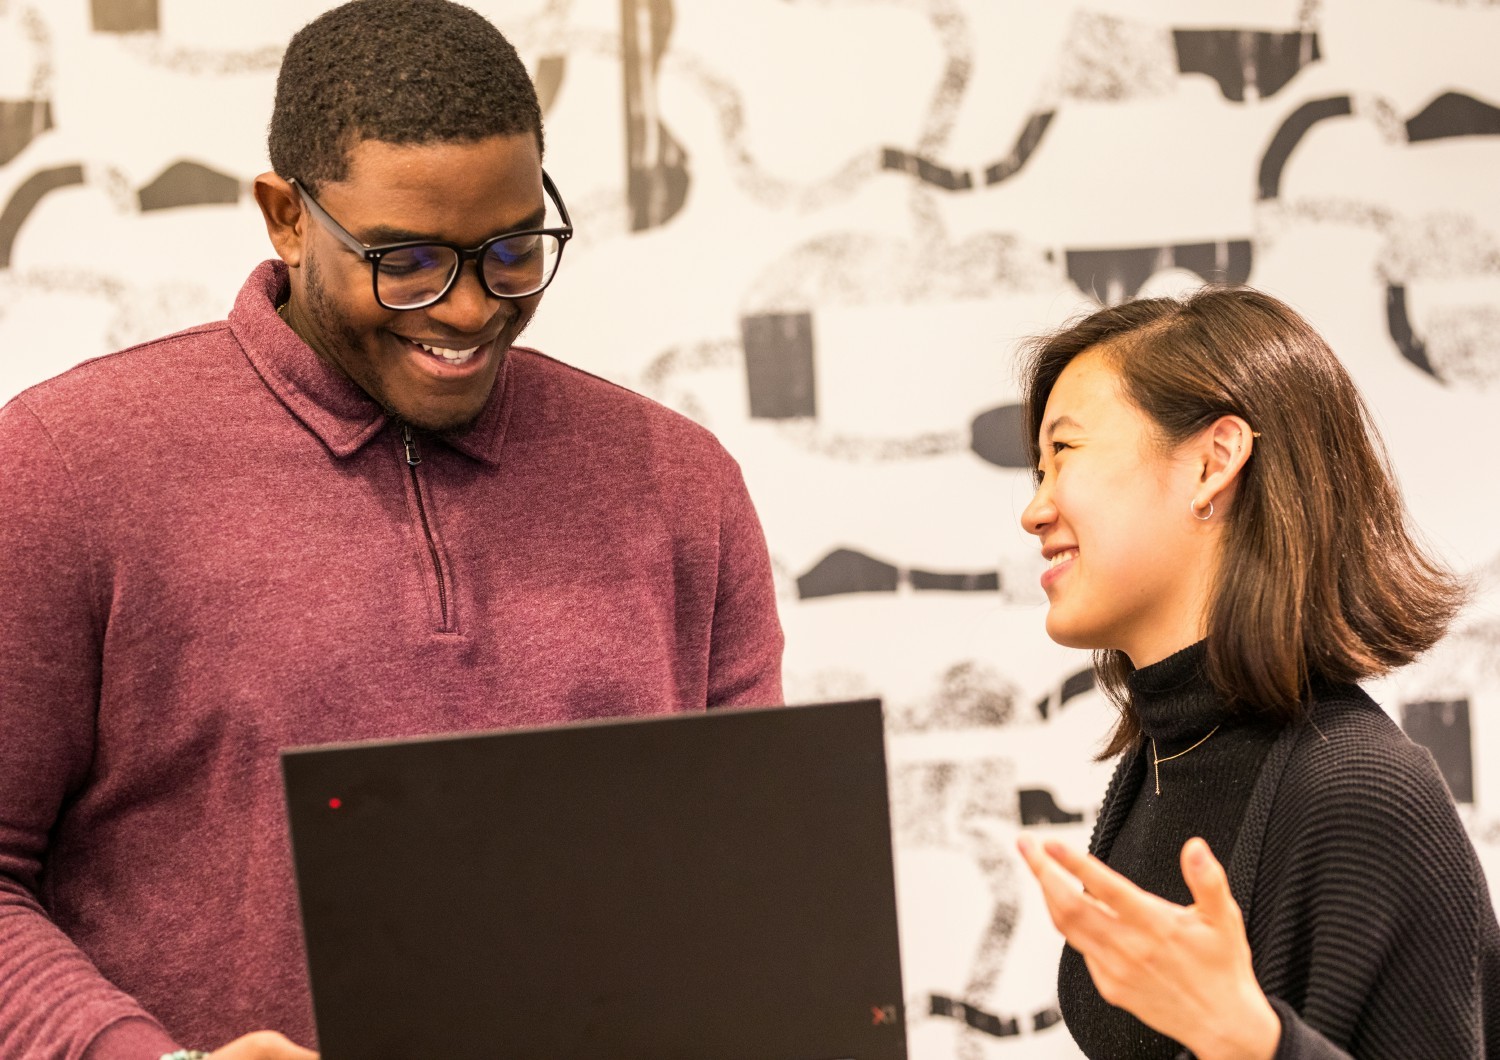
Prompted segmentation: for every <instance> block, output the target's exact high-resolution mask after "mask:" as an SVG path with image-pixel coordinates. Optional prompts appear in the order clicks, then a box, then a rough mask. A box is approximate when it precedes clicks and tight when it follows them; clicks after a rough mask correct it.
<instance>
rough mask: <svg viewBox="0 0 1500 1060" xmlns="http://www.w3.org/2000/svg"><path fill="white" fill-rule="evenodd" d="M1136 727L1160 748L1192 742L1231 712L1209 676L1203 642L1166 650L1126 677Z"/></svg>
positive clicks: (1206, 643) (1206, 652)
mask: <svg viewBox="0 0 1500 1060" xmlns="http://www.w3.org/2000/svg"><path fill="white" fill-rule="evenodd" d="M1126 685H1127V686H1128V687H1129V689H1130V701H1131V704H1132V705H1133V706H1134V707H1135V710H1136V714H1137V716H1138V717H1139V718H1140V721H1141V732H1142V733H1143V735H1145V737H1146V738H1147V739H1148V740H1155V741H1157V743H1158V745H1159V746H1160V747H1161V748H1162V749H1163V751H1165V750H1166V749H1167V748H1168V747H1172V746H1175V745H1176V744H1179V743H1184V742H1186V743H1191V742H1193V741H1195V740H1198V739H1200V738H1202V736H1203V734H1204V733H1206V732H1208V731H1209V730H1210V729H1212V728H1213V727H1214V726H1215V725H1218V724H1221V723H1222V722H1224V721H1226V720H1227V719H1228V718H1229V716H1230V713H1231V712H1230V709H1229V705H1228V704H1227V703H1226V702H1225V701H1224V698H1223V697H1222V696H1220V695H1219V693H1218V692H1217V691H1215V690H1214V687H1213V686H1212V685H1211V684H1210V683H1209V680H1208V642H1207V641H1206V640H1200V641H1199V642H1198V643H1196V644H1193V645H1190V646H1189V647H1186V648H1183V649H1182V650H1181V651H1179V652H1176V653H1174V654H1172V655H1168V656H1167V657H1166V658H1165V659H1162V660H1161V661H1160V662H1155V663H1152V664H1151V665H1150V666H1145V667H1142V668H1141V669H1139V670H1136V671H1135V672H1134V673H1132V674H1131V675H1130V676H1129V677H1127V678H1126Z"/></svg>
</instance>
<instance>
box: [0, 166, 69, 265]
mask: <svg viewBox="0 0 1500 1060" xmlns="http://www.w3.org/2000/svg"><path fill="white" fill-rule="evenodd" d="M82 183H83V167H82V166H58V167H56V168H55V169H43V170H40V171H38V172H36V173H33V174H32V175H31V176H29V177H27V178H26V180H25V181H24V182H22V184H21V186H20V187H18V188H17V189H16V190H15V192H13V193H12V194H11V197H10V201H9V202H7V203H6V204H5V209H4V210H0V269H4V268H9V267H10V255H11V251H12V250H13V249H14V247H15V242H16V234H17V233H18V232H20V230H21V225H23V224H24V223H25V222H26V218H28V217H30V216H31V211H32V210H34V209H36V206H37V203H39V202H41V201H42V199H44V198H45V197H46V196H47V195H49V194H50V193H52V192H54V191H56V190H57V189H58V188H66V187H69V186H71V185H74V184H82Z"/></svg>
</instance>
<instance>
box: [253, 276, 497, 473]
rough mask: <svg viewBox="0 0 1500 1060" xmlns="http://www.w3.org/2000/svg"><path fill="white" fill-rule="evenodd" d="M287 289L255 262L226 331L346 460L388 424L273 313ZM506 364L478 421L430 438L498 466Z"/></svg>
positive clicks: (372, 403) (312, 428) (368, 399)
mask: <svg viewBox="0 0 1500 1060" xmlns="http://www.w3.org/2000/svg"><path fill="white" fill-rule="evenodd" d="M288 287H289V279H288V273H287V267H286V265H285V264H284V263H283V262H281V261H278V260H276V259H274V258H273V259H272V260H270V261H265V262H262V263H261V264H260V265H259V266H257V267H256V269H255V271H254V272H253V273H251V274H250V278H249V279H248V280H246V281H245V286H244V287H243V288H241V290H240V293H239V297H238V298H237V299H235V303H234V308H233V309H232V310H231V311H230V313H229V326H230V328H231V329H232V330H233V332H234V335H235V338H237V339H238V340H239V343H240V346H241V347H242V348H243V349H244V351H245V356H247V357H248V358H249V359H250V363H251V364H252V365H254V367H255V370H256V372H257V373H258V374H259V375H260V377H261V379H262V380H264V381H265V384H266V386H268V387H270V389H271V390H272V391H273V392H274V393H275V394H276V396H277V397H278V398H280V399H281V403H282V404H283V405H285V406H286V407H287V409H288V410H289V411H290V412H291V413H292V415H294V416H296V417H297V419H299V420H301V421H302V423H303V424H304V425H305V426H306V427H307V429H308V430H310V431H312V432H313V433H314V434H316V435H317V436H318V437H319V438H321V439H322V440H323V444H324V445H326V446H328V449H329V451H330V452H332V453H333V454H334V455H335V456H338V457H347V456H350V455H352V454H354V453H356V452H358V451H359V450H360V449H361V448H362V447H363V446H364V445H365V443H367V442H369V441H370V439H372V438H374V437H375V436H376V435H377V434H379V433H380V431H381V429H382V428H384V427H385V425H386V424H387V423H388V422H390V420H391V419H392V418H393V417H392V416H391V415H390V413H388V412H387V411H386V410H385V409H384V408H382V407H381V405H380V404H379V403H378V402H376V401H375V400H374V399H373V398H371V397H370V395H368V394H366V393H365V392H364V391H363V390H362V389H360V387H359V386H358V385H357V384H355V383H354V382H353V381H351V380H350V379H349V378H348V376H346V375H344V374H343V373H342V372H340V371H339V370H338V369H336V368H334V367H333V366H332V365H330V364H328V363H327V362H326V361H324V360H323V359H322V358H321V357H319V356H318V355H317V353H315V352H314V351H313V349H312V347H310V346H308V345H307V343H305V342H303V341H302V339H301V338H300V337H298V335H297V333H296V332H295V331H293V330H292V329H291V328H290V327H289V326H288V325H287V323H286V321H284V320H282V319H281V316H280V315H279V314H278V313H277V312H276V307H277V306H278V305H279V304H280V303H281V302H283V301H285V299H286V297H287V290H288ZM511 361H512V358H511V357H510V354H509V351H507V354H506V357H505V359H504V361H503V362H501V365H500V372H499V374H498V375H497V376H496V378H495V388H494V390H493V391H492V392H491V393H490V398H489V401H488V402H486V404H485V406H484V410H483V411H482V412H481V413H480V414H479V418H478V419H476V420H475V421H474V422H473V423H472V424H470V425H469V426H467V427H465V428H461V429H459V430H454V431H447V432H444V433H442V434H439V435H436V437H439V438H441V439H442V440H443V441H444V442H445V443H447V444H448V445H449V446H451V447H452V448H454V449H456V450H458V451H459V452H461V453H463V454H465V455H466V456H470V457H472V458H474V459H475V460H479V461H482V462H484V463H486V464H496V463H498V462H499V459H500V447H501V444H502V442H503V441H504V440H505V427H506V423H507V421H508V420H509V419H510V407H511V402H510V394H511V389H512V386H513V376H514V373H513V372H512V371H511Z"/></svg>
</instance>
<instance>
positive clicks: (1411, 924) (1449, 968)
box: [1251, 733, 1500, 1060]
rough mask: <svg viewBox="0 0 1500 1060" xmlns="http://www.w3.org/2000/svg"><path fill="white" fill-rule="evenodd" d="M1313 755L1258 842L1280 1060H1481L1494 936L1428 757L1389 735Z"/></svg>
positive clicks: (1259, 937)
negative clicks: (1281, 812)
mask: <svg viewBox="0 0 1500 1060" xmlns="http://www.w3.org/2000/svg"><path fill="white" fill-rule="evenodd" d="M1312 740H1314V741H1317V740H1319V737H1317V736H1314V737H1312ZM1309 746H1312V747H1313V748H1314V750H1313V752H1312V754H1313V755H1314V756H1316V757H1317V759H1318V761H1317V762H1316V763H1315V765H1314V768H1311V769H1300V770H1294V771H1293V770H1289V773H1296V774H1297V775H1296V776H1294V777H1289V783H1288V784H1287V785H1286V786H1285V787H1284V788H1283V791H1282V793H1281V796H1280V797H1281V799H1282V800H1283V805H1284V806H1287V807H1289V810H1288V812H1287V814H1286V815H1285V816H1280V815H1278V819H1276V820H1274V822H1273V825H1272V827H1270V828H1269V829H1268V831H1267V836H1266V846H1265V851H1264V859H1265V860H1264V863H1263V866H1262V871H1263V873H1264V874H1265V875H1266V877H1267V878H1269V879H1271V880H1273V881H1276V882H1275V884H1274V885H1273V886H1272V887H1271V888H1270V890H1269V892H1268V893H1266V894H1257V896H1256V898H1255V903H1256V911H1255V919H1256V920H1257V921H1258V927H1257V928H1256V929H1255V930H1253V931H1252V937H1251V947H1252V951H1253V952H1254V953H1255V955H1256V971H1257V974H1258V975H1259V977H1260V979H1261V982H1262V985H1263V986H1264V987H1265V988H1266V990H1267V993H1268V994H1270V995H1272V997H1273V1004H1274V1005H1275V1007H1276V1010H1277V1013H1278V1015H1279V1016H1280V1017H1281V1021H1282V1040H1281V1045H1280V1048H1279V1050H1278V1052H1277V1053H1276V1060H1333V1058H1345V1057H1353V1058H1357V1060H1398V1058H1399V1060H1465V1058H1474V1060H1480V1058H1482V1057H1483V1056H1484V1055H1485V1045H1484V1040H1483V1039H1484V1033H1485V1028H1484V1019H1485V1009H1486V1007H1487V1006H1486V1000H1488V1001H1489V1004H1490V1005H1491V1006H1492V1005H1493V1004H1494V1000H1495V999H1494V998H1493V997H1490V998H1489V999H1486V997H1485V994H1486V991H1487V990H1492V985H1487V984H1486V981H1485V980H1486V973H1485V971H1484V969H1485V968H1486V967H1487V966H1491V965H1492V962H1493V960H1494V957H1495V949H1496V946H1497V938H1500V934H1497V928H1496V924H1495V915H1494V911H1493V909H1492V907H1491V905H1490V899H1489V889H1488V887H1487V886H1486V884H1485V880H1484V876H1483V872H1482V870H1481V869H1480V867H1479V863H1478V860H1477V858H1476V856H1475V854H1474V851H1473V848H1472V847H1471V846H1470V844H1469V841H1468V837H1467V836H1466V835H1465V833H1464V830H1463V826H1462V824H1461V822H1460V821H1459V819H1458V815H1457V813H1456V811H1455V809H1454V806H1453V801H1452V798H1451V797H1450V796H1449V794H1448V790H1447V788H1446V787H1445V786H1444V784H1443V781H1442V778H1441V776H1440V775H1439V773H1438V771H1437V767H1436V765H1435V764H1434V763H1433V761H1432V758H1431V755H1430V754H1428V753H1427V751H1426V750H1425V749H1423V748H1421V747H1418V746H1417V745H1415V744H1412V743H1410V742H1409V741H1407V740H1406V739H1405V738H1404V737H1403V736H1401V735H1400V734H1399V733H1396V734H1394V735H1393V736H1392V737H1391V738H1388V739H1385V740H1377V739H1373V738H1372V739H1368V740H1363V741H1362V740H1361V739H1360V738H1358V737H1357V736H1356V738H1354V739H1350V738H1348V737H1347V736H1346V737H1342V738H1341V737H1337V736H1336V737H1334V738H1333V740H1332V741H1331V742H1329V741H1322V742H1320V743H1317V744H1310V745H1309ZM1263 903H1265V904H1263ZM1491 1019H1492V1020H1493V1016H1491Z"/></svg>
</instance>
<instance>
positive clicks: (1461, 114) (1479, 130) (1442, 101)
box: [1406, 92, 1500, 144]
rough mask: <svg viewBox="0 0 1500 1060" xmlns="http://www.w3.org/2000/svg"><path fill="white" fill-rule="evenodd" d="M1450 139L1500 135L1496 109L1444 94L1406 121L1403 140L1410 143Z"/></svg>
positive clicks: (1470, 98)
mask: <svg viewBox="0 0 1500 1060" xmlns="http://www.w3.org/2000/svg"><path fill="white" fill-rule="evenodd" d="M1454 136H1500V107H1496V106H1494V105H1493V104H1490V103H1485V102H1483V101H1482V100H1478V99H1475V98H1474V97H1473V96H1466V95H1463V94H1462V93H1460V92H1444V93H1443V94H1442V95H1441V96H1438V97H1437V99H1435V100H1433V101H1432V102H1431V103H1429V104H1427V106H1426V107H1424V108H1423V109H1422V111H1421V112H1420V113H1418V114H1417V115H1415V116H1414V117H1412V118H1410V119H1408V120H1407V122H1406V139H1407V140H1408V141H1409V142H1411V143H1414V144H1415V143H1421V142H1422V141H1424V140H1443V139H1447V138H1449V137H1454Z"/></svg>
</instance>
